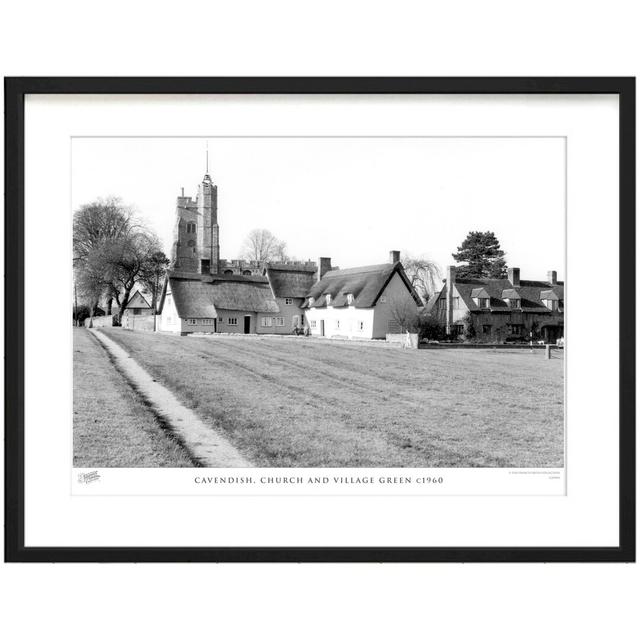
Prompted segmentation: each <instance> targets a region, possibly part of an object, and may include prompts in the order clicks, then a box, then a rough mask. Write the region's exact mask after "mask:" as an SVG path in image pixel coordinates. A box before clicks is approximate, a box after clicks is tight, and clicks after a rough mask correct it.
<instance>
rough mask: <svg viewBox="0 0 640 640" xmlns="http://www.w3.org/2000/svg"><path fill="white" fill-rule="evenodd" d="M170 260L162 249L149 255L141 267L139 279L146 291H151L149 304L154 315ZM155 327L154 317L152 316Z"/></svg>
mask: <svg viewBox="0 0 640 640" xmlns="http://www.w3.org/2000/svg"><path fill="white" fill-rule="evenodd" d="M169 264H170V260H169V258H167V256H166V255H165V254H164V252H162V251H156V252H154V253H152V254H151V255H149V257H148V259H147V260H146V261H145V263H144V264H143V267H142V275H141V277H140V280H141V282H142V285H143V286H144V288H145V289H146V290H147V291H150V292H151V306H152V307H153V315H154V316H155V315H156V308H157V306H158V304H157V303H158V293H159V291H160V286H161V285H162V284H163V282H164V278H165V275H166V273H167V269H168V267H169ZM153 322H154V329H155V322H156V321H155V318H154V321H153Z"/></svg>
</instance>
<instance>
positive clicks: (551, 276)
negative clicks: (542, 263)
mask: <svg viewBox="0 0 640 640" xmlns="http://www.w3.org/2000/svg"><path fill="white" fill-rule="evenodd" d="M547 281H548V282H549V284H558V272H557V271H547Z"/></svg>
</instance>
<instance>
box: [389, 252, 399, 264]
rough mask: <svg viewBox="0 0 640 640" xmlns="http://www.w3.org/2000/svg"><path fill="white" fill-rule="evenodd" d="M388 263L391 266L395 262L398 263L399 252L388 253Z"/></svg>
mask: <svg viewBox="0 0 640 640" xmlns="http://www.w3.org/2000/svg"><path fill="white" fill-rule="evenodd" d="M389 262H390V263H391V264H395V263H396V262H400V252H399V251H389Z"/></svg>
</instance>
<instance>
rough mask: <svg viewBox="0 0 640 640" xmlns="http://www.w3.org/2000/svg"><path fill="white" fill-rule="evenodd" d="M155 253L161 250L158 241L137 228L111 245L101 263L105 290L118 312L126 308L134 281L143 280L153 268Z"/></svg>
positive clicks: (149, 233)
mask: <svg viewBox="0 0 640 640" xmlns="http://www.w3.org/2000/svg"><path fill="white" fill-rule="evenodd" d="M158 253H162V252H161V250H160V242H159V241H158V238H157V237H156V236H155V234H154V233H152V232H151V231H149V230H148V229H141V228H138V229H137V230H136V232H135V233H131V234H129V235H128V236H126V237H125V238H121V239H119V240H117V241H114V242H112V243H111V244H110V246H109V251H108V254H107V257H106V260H105V263H104V266H105V269H106V273H107V280H108V282H109V287H108V288H109V292H108V293H109V294H110V295H111V296H113V298H114V299H115V301H116V302H117V303H118V306H119V307H120V314H122V313H123V312H124V310H125V309H126V308H127V305H128V304H129V298H130V297H131V292H132V291H133V288H134V286H135V285H136V283H137V282H144V280H145V278H147V277H148V274H149V271H150V270H153V269H154V264H153V263H154V255H155V254H158ZM163 255H164V254H163Z"/></svg>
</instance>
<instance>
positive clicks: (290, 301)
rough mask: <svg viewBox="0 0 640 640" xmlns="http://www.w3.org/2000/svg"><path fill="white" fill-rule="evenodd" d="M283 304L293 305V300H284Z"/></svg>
mask: <svg viewBox="0 0 640 640" xmlns="http://www.w3.org/2000/svg"><path fill="white" fill-rule="evenodd" d="M284 303H285V304H293V298H285V299H284Z"/></svg>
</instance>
